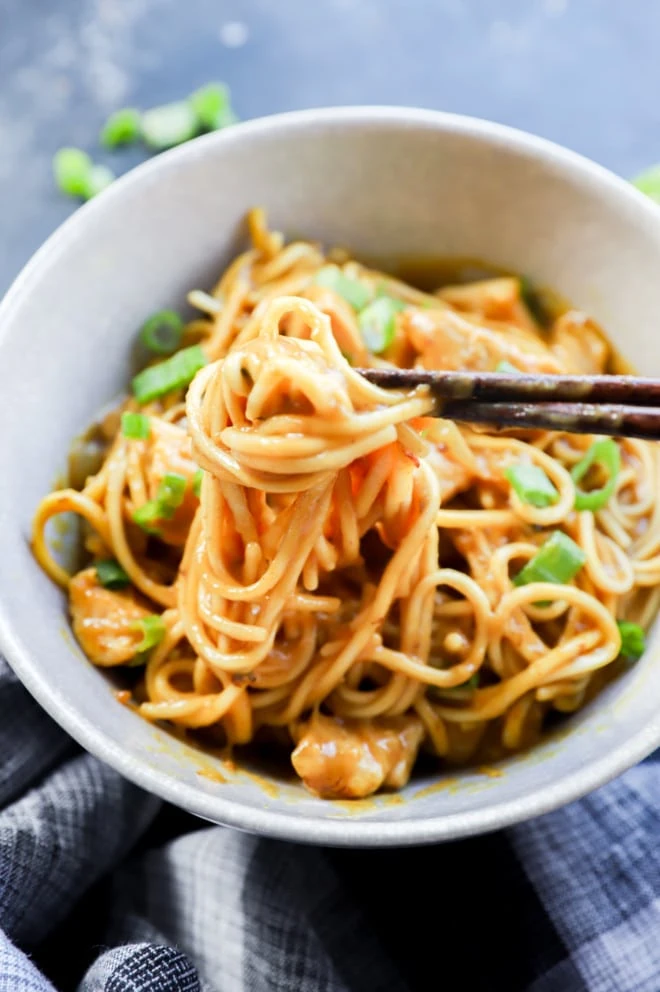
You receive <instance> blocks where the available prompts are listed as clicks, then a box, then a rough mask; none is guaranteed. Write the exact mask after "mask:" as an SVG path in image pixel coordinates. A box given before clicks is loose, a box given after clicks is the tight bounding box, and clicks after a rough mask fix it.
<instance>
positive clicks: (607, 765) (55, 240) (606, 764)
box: [0, 105, 660, 847]
mask: <svg viewBox="0 0 660 992" xmlns="http://www.w3.org/2000/svg"><path fill="white" fill-rule="evenodd" d="M371 125H380V126H383V125H384V126H388V125H389V126H391V127H393V128H402V129H405V128H413V129H414V128H417V129H419V128H422V129H425V130H430V131H435V132H437V133H439V134H441V133H454V134H456V133H458V134H465V135H467V136H471V137H474V138H477V139H481V140H483V141H484V142H485V143H486V144H490V145H496V146H500V147H504V148H508V149H511V150H512V151H515V152H517V153H522V154H526V155H527V156H529V157H533V158H537V159H539V160H543V161H545V162H548V163H550V164H554V165H555V166H557V167H558V168H559V169H561V170H562V171H563V172H565V173H569V174H571V176H572V178H573V179H574V180H578V181H580V180H581V181H583V182H585V183H594V184H597V185H598V186H599V187H600V188H601V189H602V190H603V192H604V193H609V194H610V195H611V196H612V197H613V198H615V199H616V200H617V201H618V202H619V203H620V204H621V205H622V206H625V205H626V203H627V204H628V205H629V206H631V207H632V208H634V209H636V210H637V211H639V212H640V216H641V212H645V213H646V214H647V216H648V217H649V218H654V219H655V222H656V223H660V207H658V206H657V205H655V204H654V203H653V201H651V200H650V199H649V198H647V197H645V196H644V195H643V194H642V193H640V192H639V191H638V190H636V189H635V188H634V187H633V186H632V185H630V184H629V183H627V182H626V181H625V180H623V179H621V178H620V177H618V176H616V175H615V174H614V173H612V172H610V171H609V170H608V169H606V168H605V167H603V166H601V165H598V164H597V163H595V162H592V161H591V160H590V159H588V158H585V157H584V156H582V155H580V154H578V153H577V152H574V151H571V150H569V149H567V148H564V147H562V146H561V145H558V144H555V143H554V142H551V141H548V140H547V139H545V138H541V137H537V136H535V135H533V134H530V133H528V132H526V131H522V130H519V129H516V128H512V127H509V126H506V125H503V124H498V123H494V122H491V121H487V120H482V119H480V118H476V117H468V116H463V115H459V114H450V113H444V112H441V111H435V110H424V109H417V108H409V107H395V106H368V105H367V106H355V107H353V106H348V107H342V106H339V107H327V108H322V109H310V110H299V111H291V112H287V113H281V114H273V115H271V116H267V117H260V118H256V119H254V120H250V121H247V122H244V123H241V124H237V125H234V126H232V127H231V128H228V129H227V130H225V131H220V132H215V133H212V134H208V135H204V136H202V137H199V138H196V139H195V140H193V141H191V142H189V143H187V144H184V145H181V146H179V147H177V148H174V149H171V150H170V151H167V152H164V153H163V154H162V155H159V156H156V157H154V158H151V159H149V160H147V161H146V162H143V163H141V164H140V165H138V166H137V167H136V168H134V169H132V170H130V171H129V172H128V173H126V174H125V175H124V176H122V177H120V178H119V179H118V180H116V181H115V182H114V183H113V184H112V185H111V186H110V187H109V188H108V189H107V190H106V191H105V192H104V193H103V194H102V195H101V196H99V197H97V198H96V199H95V200H93V201H91V202H90V203H87V204H85V205H84V206H83V207H81V208H80V209H78V210H76V211H75V213H73V214H72V215H71V216H70V217H69V218H68V219H67V220H65V221H64V223H63V224H61V225H60V226H59V227H58V228H57V229H56V230H55V231H54V232H53V234H51V235H50V237H49V238H48V239H47V240H46V241H45V242H44V244H43V245H42V246H41V247H40V248H39V249H38V250H37V251H36V253H35V254H34V255H33V256H32V258H31V259H30V260H29V261H28V262H27V264H26V265H25V266H24V268H23V269H22V270H21V272H20V273H19V274H18V276H17V277H16V279H15V280H14V282H13V283H12V285H11V286H10V288H9V290H8V291H7V293H6V295H5V297H4V299H3V300H2V302H1V303H0V347H1V346H2V344H3V342H4V340H5V339H6V337H7V335H8V333H9V326H10V324H11V321H12V315H13V313H14V311H15V310H17V309H18V308H19V307H20V305H21V302H22V299H23V298H24V295H25V294H26V293H27V292H29V290H30V286H31V284H32V283H34V282H35V281H36V282H38V280H39V277H40V272H41V270H42V269H43V268H44V267H47V266H48V265H49V264H50V263H51V260H53V259H55V258H56V257H57V256H58V254H60V253H61V252H63V251H65V250H66V248H67V246H68V245H69V243H70V242H71V241H72V239H74V238H76V237H77V236H78V229H79V228H81V227H82V228H84V226H85V225H86V224H87V223H91V222H92V221H93V219H94V217H95V216H96V215H98V217H99V219H100V218H102V215H103V212H104V211H110V210H111V209H112V204H113V199H114V198H115V197H120V196H122V195H123V194H124V193H125V192H126V191H127V190H129V189H131V188H132V187H135V186H139V185H140V184H143V183H148V182H152V181H158V177H159V176H161V175H163V174H165V173H168V172H170V171H174V170H176V169H177V168H178V167H179V165H180V164H181V163H184V162H186V161H188V160H190V161H192V160H195V159H198V158H200V157H203V156H204V155H206V154H207V153H208V151H209V150H210V149H211V148H215V146H219V147H223V146H227V147H228V146H230V145H231V144H232V143H234V142H240V141H243V140H247V139H250V138H251V137H258V136H260V135H265V134H268V133H269V132H277V131H279V130H284V131H291V130H294V131H295V130H297V129H298V130H300V129H304V130H308V129H313V128H314V127H319V128H321V129H323V128H327V127H333V126H338V127H343V126H349V127H369V126H371ZM0 648H1V649H2V652H3V654H4V656H5V658H6V660H7V661H8V663H9V665H10V666H11V668H12V669H13V670H14V672H15V673H16V675H17V676H18V677H19V679H20V680H21V682H22V684H23V685H24V686H25V687H26V689H27V690H28V691H29V692H30V694H31V695H32V696H33V697H34V698H35V699H36V701H37V702H38V703H39V704H40V706H41V707H42V708H43V709H44V710H45V711H46V712H47V713H48V714H49V715H50V716H51V717H52V718H53V719H54V720H55V721H56V722H57V723H58V724H59V725H60V726H61V727H62V728H63V729H64V730H65V731H66V732H67V733H68V734H69V735H70V736H71V737H73V738H74V739H75V740H76V741H77V742H78V743H79V744H80V745H81V746H82V747H83V748H85V749H86V750H87V751H89V752H90V753H91V754H93V755H94V756H95V757H97V758H99V759H100V760H102V761H105V762H106V763H107V764H109V765H111V766H112V767H113V768H115V770H116V771H118V772H120V773H121V774H122V775H123V776H124V777H125V778H127V779H129V780H130V781H132V782H134V783H135V784H136V785H138V786H140V787H142V788H143V789H145V790H147V791H148V792H151V793H153V794H156V795H157V796H159V797H161V798H162V799H164V800H167V801H169V802H172V803H174V804H175V805H178V806H181V807H183V808H184V809H185V810H187V811H188V812H191V813H194V814H196V815H198V816H200V817H202V818H203V819H206V820H210V821H211V822H214V823H221V824H223V825H226V826H230V827H234V828H238V829H242V830H246V831H249V832H252V833H256V834H261V835H264V836H270V837H276V838H279V839H283V840H290V841H299V842H304V843H313V844H325V845H329V846H356V847H358V846H359V847H383V846H400V847H403V846H410V845H421V844H428V843H434V842H438V841H444V840H450V839H457V838H459V837H466V836H471V835H475V834H479V833H487V832H489V831H492V830H495V829H499V828H502V827H506V826H510V825H512V824H514V823H518V822H521V821H523V820H526V819H530V818H532V817H536V816H539V815H541V814H543V813H547V812H550V811H552V810H554V809H557V808H558V807H559V806H563V805H565V804H566V803H569V802H572V801H573V800H576V799H578V798H581V797H582V796H584V795H585V794H587V793H588V792H590V791H592V790H593V789H595V788H597V787H598V786H600V785H603V784H605V783H606V782H608V781H609V780H611V779H612V778H614V777H615V776H617V775H619V774H620V773H621V772H623V771H625V770H626V769H628V768H629V767H631V766H632V765H633V764H635V763H636V762H637V761H640V760H641V759H643V758H644V757H646V756H647V755H648V754H650V753H651V752H652V751H653V750H654V749H655V748H656V747H657V746H658V745H659V744H660V711H659V712H658V716H657V717H656V718H655V719H653V720H650V721H649V722H648V723H647V724H646V725H645V726H643V727H641V728H640V729H639V730H637V731H636V732H635V733H634V734H632V735H631V736H629V737H628V738H626V739H625V740H624V741H622V742H621V743H620V744H619V745H617V746H616V747H615V748H613V749H612V750H611V751H609V752H607V753H605V754H602V755H600V756H599V757H596V758H594V759H593V760H591V761H589V762H588V763H587V764H585V765H583V766H582V767H581V768H579V769H578V770H577V771H575V772H573V773H572V774H570V775H568V776H566V777H564V778H562V779H561V780H559V781H550V782H549V783H546V784H543V785H541V786H539V788H537V789H535V790H534V791H531V792H530V793H529V794H528V795H526V796H524V797H522V798H518V799H510V800H505V801H502V802H498V801H497V800H495V801H492V799H490V798H489V801H488V804H487V805H484V806H483V807H481V806H478V807H477V808H475V809H471V810H468V811H465V812H455V813H450V814H444V815H443V814H442V812H440V813H439V814H438V815H436V816H433V817H428V818H424V819H415V818H414V816H413V817H412V818H411V819H406V820H400V819H396V820H392V821H382V820H372V819H370V818H369V816H366V817H365V818H357V817H356V818H354V819H352V818H351V819H346V818H340V819H339V818H338V819H320V818H316V817H315V816H313V815H309V814H306V813H300V812H298V811H297V810H296V807H295V805H294V804H292V805H291V812H290V813H289V812H286V813H285V812H280V811H276V810H273V809H271V808H269V807H268V804H267V802H266V801H265V802H264V806H263V807H257V806H247V805H242V804H241V803H240V802H239V801H236V800H234V799H225V798H223V796H222V792H221V790H220V791H219V792H218V793H214V794H211V793H206V792H203V791H201V790H199V789H196V788H195V787H194V786H193V785H190V784H187V783H185V782H182V781H179V780H177V779H176V778H174V777H172V776H171V775H170V774H168V773H165V772H162V771H160V769H158V768H154V767H152V766H151V765H148V764H147V763H146V762H141V761H140V760H139V759H138V760H136V756H135V754H134V753H133V751H132V750H131V749H130V748H129V747H127V746H124V745H121V744H118V743H117V742H115V741H114V740H112V739H111V738H110V737H109V736H107V735H106V734H105V733H104V732H103V731H102V730H99V729H98V728H97V727H96V726H95V725H94V723H93V722H92V721H91V720H90V719H89V718H88V717H87V716H86V715H85V714H84V713H80V712H78V711H77V710H76V709H75V708H74V707H73V706H72V705H70V704H69V702H68V701H67V700H66V699H65V698H63V697H62V696H61V695H59V693H58V692H57V690H56V689H54V688H52V687H51V685H50V684H49V682H47V681H44V679H43V677H42V674H41V672H40V670H39V666H38V664H36V663H35V662H34V661H33V659H32V658H31V657H30V655H29V652H28V651H27V650H24V649H23V647H22V646H21V643H20V636H19V634H18V631H15V630H14V623H13V619H12V617H11V616H9V615H8V613H7V611H6V609H5V607H4V603H3V601H2V598H0ZM490 795H491V796H492V793H491V794H490Z"/></svg>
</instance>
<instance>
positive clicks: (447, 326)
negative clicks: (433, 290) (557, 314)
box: [400, 309, 562, 374]
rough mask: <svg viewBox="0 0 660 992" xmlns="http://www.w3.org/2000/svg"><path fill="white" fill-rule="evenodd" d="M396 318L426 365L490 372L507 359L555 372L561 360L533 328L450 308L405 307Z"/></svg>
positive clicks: (532, 370)
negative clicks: (473, 315)
mask: <svg viewBox="0 0 660 992" xmlns="http://www.w3.org/2000/svg"><path fill="white" fill-rule="evenodd" d="M400 320H401V322H402V324H403V325H404V327H405V330H406V331H407V332H408V334H409V336H410V340H411V341H412V344H413V346H414V347H415V349H416V351H417V352H418V354H419V360H420V361H421V365H422V367H423V368H426V369H447V370H455V371H461V370H464V371H475V372H492V371H494V370H495V369H496V368H497V366H498V365H499V363H500V362H509V363H510V364H511V365H514V366H515V367H516V368H517V369H519V370H520V371H521V372H529V373H532V374H534V373H543V372H548V373H559V372H561V371H562V368H561V364H560V362H559V361H558V360H557V358H556V357H555V355H553V354H552V352H551V351H550V350H549V349H548V348H547V347H546V346H545V344H544V343H543V341H542V340H541V339H540V338H539V337H538V335H536V334H534V333H533V332H531V331H526V330H524V329H522V328H520V327H512V326H511V325H509V324H498V325H495V324H490V325H489V324H488V323H487V322H485V321H483V320H481V319H480V318H478V317H470V316H469V315H467V314H460V313H455V312H453V311H452V310H412V309H411V310H406V311H404V312H403V313H402V314H401V315H400Z"/></svg>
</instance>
